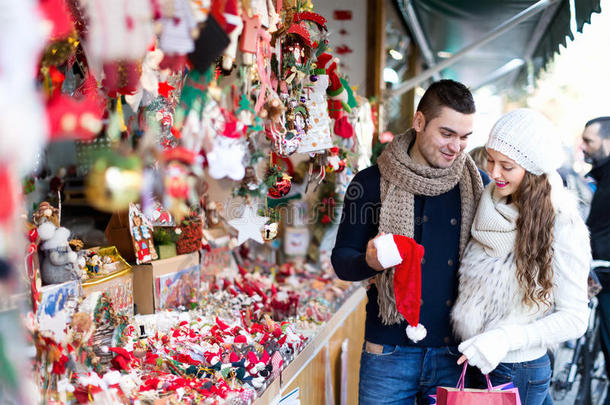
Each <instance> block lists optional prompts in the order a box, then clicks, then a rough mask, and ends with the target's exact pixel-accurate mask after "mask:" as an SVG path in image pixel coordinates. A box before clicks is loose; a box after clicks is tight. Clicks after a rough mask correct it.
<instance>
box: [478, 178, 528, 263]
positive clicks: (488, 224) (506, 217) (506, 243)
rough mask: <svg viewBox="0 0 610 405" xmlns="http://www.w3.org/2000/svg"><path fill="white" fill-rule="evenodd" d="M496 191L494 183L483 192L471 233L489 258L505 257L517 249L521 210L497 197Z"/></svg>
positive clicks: (503, 198)
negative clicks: (516, 242) (518, 223)
mask: <svg viewBox="0 0 610 405" xmlns="http://www.w3.org/2000/svg"><path fill="white" fill-rule="evenodd" d="M495 189H496V185H495V184H493V183H492V184H490V185H489V186H487V188H486V189H485V190H484V191H483V195H482V196H481V200H480V201H479V207H478V208H477V212H476V215H475V216H474V222H473V223H472V229H471V232H470V233H471V236H472V239H474V240H476V241H477V242H479V243H480V244H481V245H483V248H484V249H485V252H486V253H487V254H488V255H489V256H491V257H503V256H506V255H507V254H509V253H510V252H511V251H512V250H513V249H514V248H515V239H516V238H517V218H518V217H519V208H517V206H516V205H515V203H510V204H508V203H507V201H506V197H498V196H496V195H495V193H494V191H495Z"/></svg>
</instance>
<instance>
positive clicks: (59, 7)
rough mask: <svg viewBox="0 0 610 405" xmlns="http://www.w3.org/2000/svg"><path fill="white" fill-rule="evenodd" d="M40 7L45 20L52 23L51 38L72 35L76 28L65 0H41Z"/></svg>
mask: <svg viewBox="0 0 610 405" xmlns="http://www.w3.org/2000/svg"><path fill="white" fill-rule="evenodd" d="M39 7H40V11H41V12H42V14H43V16H44V18H45V20H47V21H48V22H49V23H50V24H49V25H50V27H51V32H50V33H49V39H50V40H52V41H53V40H56V39H59V38H66V37H68V36H70V34H71V33H72V31H73V30H74V23H73V21H72V14H71V13H70V10H69V9H68V7H67V6H66V1H65V0H41V1H40V4H39Z"/></svg>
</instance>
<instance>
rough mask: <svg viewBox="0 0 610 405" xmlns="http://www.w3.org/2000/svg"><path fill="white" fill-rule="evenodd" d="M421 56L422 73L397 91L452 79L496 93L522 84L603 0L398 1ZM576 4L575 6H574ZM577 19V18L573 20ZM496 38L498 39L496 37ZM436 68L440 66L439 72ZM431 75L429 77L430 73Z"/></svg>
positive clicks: (401, 85) (396, 1) (394, 90)
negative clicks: (487, 88) (490, 87)
mask: <svg viewBox="0 0 610 405" xmlns="http://www.w3.org/2000/svg"><path fill="white" fill-rule="evenodd" d="M394 3H395V6H396V8H397V9H398V10H399V12H400V15H401V17H402V18H403V19H404V22H405V24H406V25H407V27H408V29H409V31H410V33H411V37H412V38H413V40H414V42H415V43H416V44H417V45H418V48H419V50H420V52H421V55H422V61H423V66H422V69H421V73H419V74H418V75H417V77H416V78H415V79H413V78H412V79H410V80H407V81H406V82H402V83H398V84H395V85H394V86H393V88H392V94H393V95H397V94H400V93H402V92H404V91H408V90H410V89H411V88H413V87H415V86H417V85H419V84H420V83H423V82H425V80H427V79H428V78H440V77H442V78H450V79H454V80H458V81H461V82H463V83H465V84H466V85H468V86H469V87H470V88H472V89H475V90H476V89H477V88H480V87H482V86H485V85H491V86H493V88H494V89H495V91H496V92H498V91H502V90H503V89H507V88H512V87H514V86H518V85H520V84H523V83H524V82H526V81H527V77H528V74H527V73H528V72H529V73H530V78H531V77H533V76H535V74H537V73H538V72H539V71H540V69H541V68H543V67H544V66H545V65H546V63H547V62H548V61H549V60H550V59H551V58H552V57H553V55H554V54H555V52H557V51H558V50H559V46H560V44H561V45H564V46H565V44H566V41H567V40H568V38H573V31H572V28H571V18H572V16H573V17H574V19H575V22H576V28H577V30H578V31H582V28H583V26H584V24H585V23H588V22H590V17H591V14H592V13H593V12H600V11H601V9H600V1H599V0H571V1H570V0H541V1H533V0H394ZM571 3H572V4H571ZM572 23H573V21H572ZM492 38H493V39H492ZM434 70H438V72H437V73H436V74H433V73H434ZM426 76H428V77H426Z"/></svg>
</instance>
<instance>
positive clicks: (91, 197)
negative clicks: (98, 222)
mask: <svg viewBox="0 0 610 405" xmlns="http://www.w3.org/2000/svg"><path fill="white" fill-rule="evenodd" d="M141 189H142V166H141V162H140V159H139V158H138V157H137V156H135V155H128V156H122V155H118V154H115V153H112V152H108V153H102V154H101V156H99V157H98V158H97V159H96V160H95V162H94V163H93V165H92V166H91V170H90V172H89V175H88V176H87V181H86V184H85V195H86V196H87V201H88V202H89V204H91V205H92V206H93V207H95V208H97V209H99V210H100V211H106V212H113V211H122V210H126V209H127V208H128V207H129V203H131V202H135V201H137V200H138V199H139V198H140V190H141Z"/></svg>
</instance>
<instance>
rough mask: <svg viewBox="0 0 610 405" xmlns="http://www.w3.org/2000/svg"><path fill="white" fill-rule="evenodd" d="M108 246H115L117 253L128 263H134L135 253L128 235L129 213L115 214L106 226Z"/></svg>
mask: <svg viewBox="0 0 610 405" xmlns="http://www.w3.org/2000/svg"><path fill="white" fill-rule="evenodd" d="M106 240H107V241H108V244H110V245H114V246H116V248H117V249H118V250H119V253H120V254H121V256H123V258H124V259H125V260H127V261H128V262H129V263H135V261H136V253H135V251H134V249H133V241H132V239H131V234H130V233H129V212H128V211H123V212H115V213H114V214H112V216H111V217H110V221H109V222H108V225H107V226H106Z"/></svg>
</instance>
